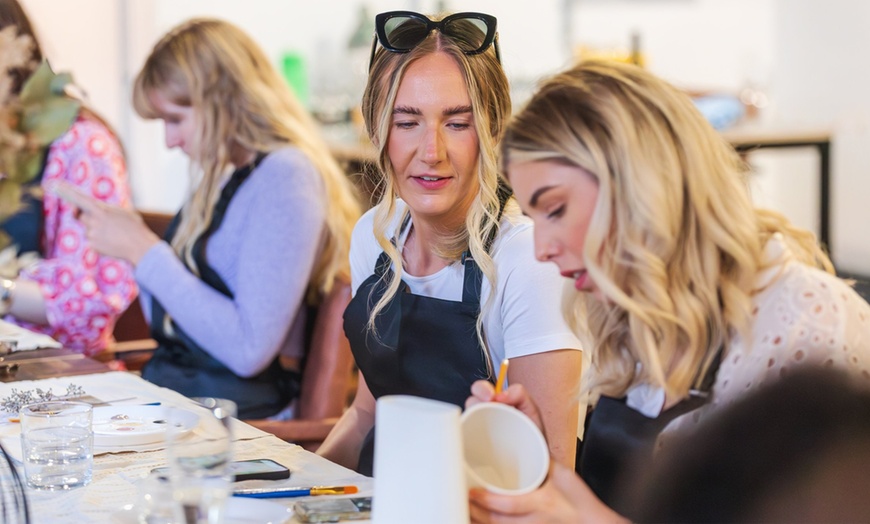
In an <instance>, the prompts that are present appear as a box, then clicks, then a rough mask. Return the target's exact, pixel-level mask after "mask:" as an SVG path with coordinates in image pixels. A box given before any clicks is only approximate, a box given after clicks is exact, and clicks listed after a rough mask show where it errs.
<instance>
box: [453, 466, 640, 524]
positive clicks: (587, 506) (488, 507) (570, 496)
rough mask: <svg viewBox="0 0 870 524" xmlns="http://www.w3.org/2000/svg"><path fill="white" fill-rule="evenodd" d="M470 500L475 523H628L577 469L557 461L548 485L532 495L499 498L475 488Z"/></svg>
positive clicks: (547, 482)
mask: <svg viewBox="0 0 870 524" xmlns="http://www.w3.org/2000/svg"><path fill="white" fill-rule="evenodd" d="M469 501H470V505H469V510H470V513H471V521H472V522H474V523H487V524H489V523H499V524H501V523H505V524H508V523H510V524H521V523H526V522H528V523H533V522H548V523H554V524H557V523H566V524H578V523H584V522H608V523H627V522H628V520H627V519H625V518H623V517H622V516H621V515H619V514H618V513H616V512H615V511H613V510H612V509H610V508H609V507H607V505H605V504H604V503H603V502H601V500H600V499H599V498H598V497H596V496H595V494H594V493H592V490H591V489H589V486H587V485H586V483H585V482H583V480H582V479H581V478H580V477H578V476H577V475H576V474H575V473H574V471H573V470H571V469H569V468H567V467H565V466H562V465H560V464H558V463H556V462H552V463H551V464H550V475H549V477H548V478H547V480H546V482H544V484H543V485H542V486H541V487H540V488H539V489H537V490H535V491H533V492H531V493H528V494H526V495H496V494H495V493H490V492H488V491H486V490H483V489H480V488H474V489H472V490H471V491H470V492H469Z"/></svg>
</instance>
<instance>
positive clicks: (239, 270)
mask: <svg viewBox="0 0 870 524" xmlns="http://www.w3.org/2000/svg"><path fill="white" fill-rule="evenodd" d="M133 105H134V107H135V108H136V111H137V112H138V113H139V114H140V115H142V116H143V117H145V118H154V119H160V120H162V121H163V123H164V127H165V134H166V146H167V147H170V148H172V147H178V148H179V149H181V150H182V151H183V152H184V153H185V154H186V155H187V156H188V157H190V159H191V161H192V171H193V173H194V186H193V190H192V191H191V193H190V196H189V197H188V198H187V200H186V202H185V203H184V206H183V207H182V209H181V211H180V212H179V214H178V216H177V217H176V219H175V221H174V223H173V224H172V225H171V226H170V230H169V231H168V233H167V236H166V240H165V241H160V240H159V239H158V238H157V237H156V236H155V235H154V234H153V233H151V232H150V231H149V230H148V229H147V228H146V227H145V226H144V225H143V223H142V221H141V219H140V218H139V217H138V216H137V215H135V214H133V213H129V212H126V211H124V210H121V209H116V208H109V207H107V206H102V205H97V204H96V203H94V202H89V201H84V202H77V203H78V204H79V206H80V207H81V209H82V216H81V220H82V222H83V223H84V224H85V225H86V226H87V228H88V238H89V239H90V240H91V242H92V243H93V245H94V247H95V248H96V249H98V250H100V251H102V252H104V253H107V254H112V255H114V256H117V257H120V258H123V259H126V260H128V261H130V262H131V263H133V264H134V265H135V266H136V278H137V281H138V282H139V285H140V287H141V290H142V294H143V299H144V304H145V305H146V308H145V309H146V310H147V311H149V312H150V313H151V318H150V321H151V328H152V334H153V336H154V337H155V338H156V339H157V341H158V342H159V344H160V345H159V347H158V349H157V350H156V351H155V353H154V356H153V358H152V359H151V360H150V361H149V362H148V364H147V365H146V367H145V369H144V370H143V374H142V375H143V377H145V378H146V379H148V380H150V381H152V382H154V383H156V384H159V385H161V386H166V387H170V388H172V389H175V390H177V391H179V392H181V393H183V394H185V395H187V396H206V395H209V396H221V397H223V398H229V399H231V400H234V401H235V402H236V403H237V404H238V408H239V417H242V418H261V417H268V416H274V415H276V414H278V413H279V412H282V411H283V410H285V408H286V407H287V406H288V405H289V404H290V402H291V401H292V400H293V399H294V398H295V397H296V396H297V395H298V392H299V379H300V372H301V368H300V363H301V361H302V359H303V357H304V351H305V341H304V338H305V337H304V335H305V321H306V309H307V307H306V306H307V305H308V304H309V303H312V302H316V300H317V298H318V297H320V296H322V295H323V294H325V293H327V292H329V290H330V289H331V287H332V285H333V284H334V283H335V282H336V280H337V279H347V278H348V277H349V268H348V263H347V259H348V249H349V242H350V235H351V231H352V228H353V224H354V222H355V220H356V219H357V218H358V216H359V212H360V210H359V205H358V202H357V200H356V197H355V194H354V192H353V188H352V186H351V184H350V183H349V181H348V179H347V178H346V177H345V174H344V173H343V172H342V171H341V169H340V168H339V166H338V165H337V163H336V162H335V160H334V159H333V158H332V156H331V155H330V152H329V150H328V149H327V146H326V144H325V142H324V141H323V140H322V139H321V137H320V135H319V132H318V130H317V128H316V126H315V123H314V122H313V120H312V119H311V118H310V116H309V115H308V114H307V113H306V112H305V110H304V109H303V107H302V106H301V104H300V103H299V102H298V100H297V99H296V98H295V97H294V96H293V94H292V93H291V91H290V90H289V88H288V86H287V85H286V83H285V82H284V81H283V79H282V78H281V77H280V76H279V74H278V73H277V71H276V70H275V68H274V67H273V66H272V64H271V63H270V62H269V60H268V58H267V57H266V55H265V54H264V53H263V51H262V50H261V49H260V48H259V47H258V46H257V44H256V43H255V42H254V41H253V40H252V39H251V38H250V37H249V36H248V35H247V34H245V33H244V32H243V31H242V30H240V29H239V28H237V27H235V26H234V25H232V24H230V23H227V22H223V21H219V20H211V19H196V20H191V21H188V22H186V23H184V24H182V25H180V26H178V27H176V28H175V29H173V30H172V31H170V32H169V33H168V34H167V35H166V36H164V37H163V38H162V39H161V40H160V41H159V42H158V43H157V44H156V45H155V46H154V49H153V51H152V52H151V54H150V56H149V57H148V59H147V60H146V62H145V65H144V66H143V68H142V71H141V72H140V73H139V75H138V76H137V78H136V82H135V85H134V89H133ZM76 200H77V201H78V200H79V199H76ZM279 355H280V356H281V358H280V359H279ZM288 364H289V366H288Z"/></svg>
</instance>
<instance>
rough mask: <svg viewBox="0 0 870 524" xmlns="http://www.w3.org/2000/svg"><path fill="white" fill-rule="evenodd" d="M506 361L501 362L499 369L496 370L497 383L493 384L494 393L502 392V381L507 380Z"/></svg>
mask: <svg viewBox="0 0 870 524" xmlns="http://www.w3.org/2000/svg"><path fill="white" fill-rule="evenodd" d="M507 370H508V359H504V360H502V361H501V368H500V369H499V370H498V381H496V383H495V392H496V393H501V392H502V391H504V381H505V379H506V378H507Z"/></svg>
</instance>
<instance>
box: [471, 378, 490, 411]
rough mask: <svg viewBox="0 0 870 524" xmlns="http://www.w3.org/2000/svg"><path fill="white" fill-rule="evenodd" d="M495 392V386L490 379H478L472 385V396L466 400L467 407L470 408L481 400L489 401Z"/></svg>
mask: <svg viewBox="0 0 870 524" xmlns="http://www.w3.org/2000/svg"><path fill="white" fill-rule="evenodd" d="M494 394H495V388H494V387H493V385H492V383H491V382H490V381H488V380H477V381H475V382H474V384H472V385H471V396H470V397H468V399H466V401H465V408H466V409H468V408H470V407H471V406H473V405H475V404H480V403H481V402H489V401H490V400H492V397H493V395H494Z"/></svg>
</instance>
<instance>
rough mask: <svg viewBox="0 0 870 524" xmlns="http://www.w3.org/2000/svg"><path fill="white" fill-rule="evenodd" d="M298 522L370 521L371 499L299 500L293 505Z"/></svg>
mask: <svg viewBox="0 0 870 524" xmlns="http://www.w3.org/2000/svg"><path fill="white" fill-rule="evenodd" d="M295 508H296V517H297V518H298V519H299V521H300V522H339V521H341V520H364V519H370V518H371V513H372V498H371V497H352V498H344V499H338V498H319V499H311V500H300V501H299V502H297V503H296V504H295Z"/></svg>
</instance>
